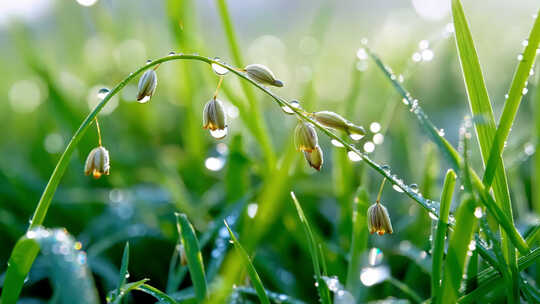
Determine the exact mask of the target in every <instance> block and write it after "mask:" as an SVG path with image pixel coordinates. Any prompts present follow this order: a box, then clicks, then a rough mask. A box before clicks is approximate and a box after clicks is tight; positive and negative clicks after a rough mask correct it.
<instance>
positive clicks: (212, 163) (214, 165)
mask: <svg viewBox="0 0 540 304" xmlns="http://www.w3.org/2000/svg"><path fill="white" fill-rule="evenodd" d="M224 165H225V159H223V158H220V157H208V158H207V159H206V160H205V161H204V166H205V167H206V168H207V169H208V170H210V171H219V170H221V169H223V166H224Z"/></svg>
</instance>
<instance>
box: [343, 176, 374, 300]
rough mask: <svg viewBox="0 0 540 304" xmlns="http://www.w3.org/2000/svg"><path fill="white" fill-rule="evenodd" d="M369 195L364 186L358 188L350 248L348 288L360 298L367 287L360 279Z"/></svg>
mask: <svg viewBox="0 0 540 304" xmlns="http://www.w3.org/2000/svg"><path fill="white" fill-rule="evenodd" d="M368 201H369V196H368V193H367V191H366V189H365V188H364V187H361V188H360V189H359V190H358V194H357V195H356V197H355V198H354V206H353V218H352V230H353V231H352V240H351V248H350V250H349V257H350V261H349V265H348V268H347V281H346V284H345V285H346V286H345V287H346V289H347V290H348V291H349V292H351V293H352V294H353V296H354V297H355V298H356V299H358V300H361V299H360V294H361V292H362V290H364V289H365V287H364V285H363V284H362V282H361V281H360V276H359V275H358V274H359V273H360V270H361V268H362V256H363V254H364V252H365V251H366V249H367V244H368V229H367V225H366V214H367V209H368V207H369V202H368Z"/></svg>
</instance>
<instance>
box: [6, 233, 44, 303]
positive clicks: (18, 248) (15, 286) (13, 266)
mask: <svg viewBox="0 0 540 304" xmlns="http://www.w3.org/2000/svg"><path fill="white" fill-rule="evenodd" d="M38 253H39V245H38V243H37V242H36V241H35V240H32V239H28V238H27V237H26V235H25V236H23V237H21V238H20V239H19V240H18V241H17V244H15V248H13V252H12V253H11V257H10V258H9V261H8V268H7V272H6V276H5V281H4V286H3V288H2V301H1V302H2V303H3V304H12V303H13V304H14V303H15V302H17V299H18V298H19V294H20V293H21V289H22V287H23V282H24V278H26V275H27V274H28V272H29V271H30V268H31V267H32V263H33V262H34V259H35V258H36V256H37V255H38Z"/></svg>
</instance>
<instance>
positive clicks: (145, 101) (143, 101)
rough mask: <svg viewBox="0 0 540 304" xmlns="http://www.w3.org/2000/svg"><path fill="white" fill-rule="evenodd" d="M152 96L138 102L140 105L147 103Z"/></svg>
mask: <svg viewBox="0 0 540 304" xmlns="http://www.w3.org/2000/svg"><path fill="white" fill-rule="evenodd" d="M150 98H151V96H149V95H146V96H144V97H143V98H142V99H141V100H137V102H138V103H147V102H148V101H149V100H150Z"/></svg>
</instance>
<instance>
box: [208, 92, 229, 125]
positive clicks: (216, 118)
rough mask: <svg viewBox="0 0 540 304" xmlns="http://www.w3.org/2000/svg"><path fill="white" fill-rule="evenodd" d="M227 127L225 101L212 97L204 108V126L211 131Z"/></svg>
mask: <svg viewBox="0 0 540 304" xmlns="http://www.w3.org/2000/svg"><path fill="white" fill-rule="evenodd" d="M226 127H227V115H225V108H224V107H223V103H222V102H221V101H220V100H218V99H215V98H212V99H211V100H210V101H209V102H207V103H206V105H205V106H204V110H203V128H204V129H209V130H211V131H215V130H224V129H225V128H226Z"/></svg>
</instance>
